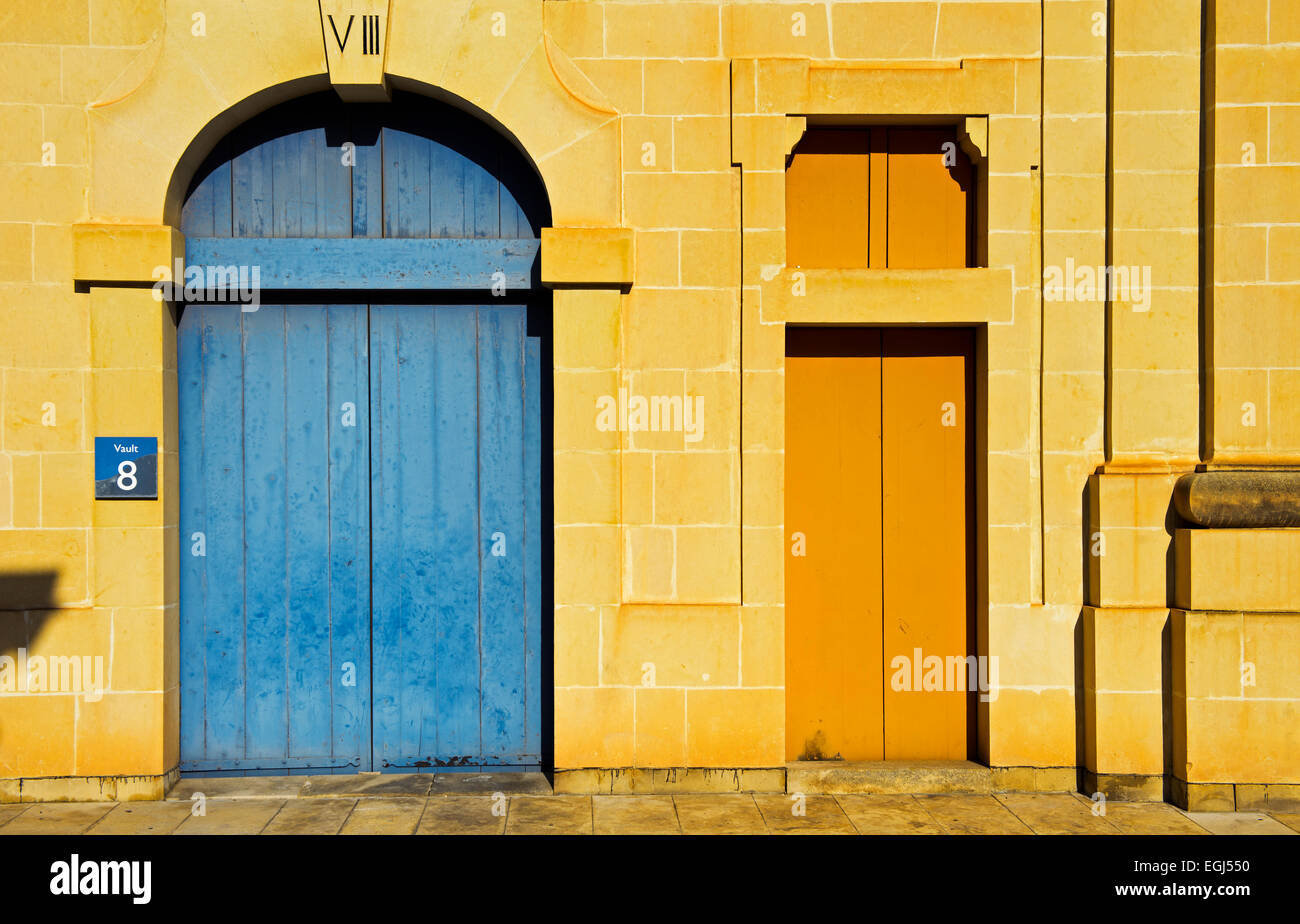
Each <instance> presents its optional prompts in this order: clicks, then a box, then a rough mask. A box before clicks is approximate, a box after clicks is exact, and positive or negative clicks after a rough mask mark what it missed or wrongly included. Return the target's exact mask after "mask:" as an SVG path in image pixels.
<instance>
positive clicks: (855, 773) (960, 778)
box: [785, 760, 993, 795]
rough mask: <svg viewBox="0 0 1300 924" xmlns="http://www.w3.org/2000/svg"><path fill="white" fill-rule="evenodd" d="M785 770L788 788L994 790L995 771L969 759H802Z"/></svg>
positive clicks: (828, 790)
mask: <svg viewBox="0 0 1300 924" xmlns="http://www.w3.org/2000/svg"><path fill="white" fill-rule="evenodd" d="M785 774H786V791H787V792H802V793H878V794H891V795H903V794H923V793H991V792H993V771H992V770H990V769H989V768H988V767H985V766H982V765H981V764H977V763H975V762H973V761H969V760H866V761H851V760H800V761H795V762H793V763H788V764H786V765H785Z"/></svg>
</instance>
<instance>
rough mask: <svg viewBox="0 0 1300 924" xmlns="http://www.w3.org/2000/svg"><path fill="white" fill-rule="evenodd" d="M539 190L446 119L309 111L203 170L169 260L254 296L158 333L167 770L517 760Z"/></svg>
mask: <svg viewBox="0 0 1300 924" xmlns="http://www.w3.org/2000/svg"><path fill="white" fill-rule="evenodd" d="M411 113H418V114H420V115H419V118H422V119H423V120H424V122H418V121H416V120H415V119H416V117H415V116H412V114H411ZM430 126H432V127H430ZM536 184H537V181H536V180H535V178H534V177H533V175H532V173H531V171H530V170H529V169H528V168H527V167H525V166H524V165H523V164H522V162H521V160H520V159H519V158H518V157H517V155H516V154H515V152H514V151H513V149H510V148H508V146H507V145H505V143H504V142H503V141H502V140H501V139H499V138H497V137H495V136H492V135H491V133H490V132H488V131H486V130H485V129H484V128H483V127H482V126H481V125H478V124H477V123H474V122H473V121H472V120H470V119H468V118H467V117H465V116H463V115H462V114H460V113H457V112H455V111H453V110H450V109H448V110H441V109H432V110H431V109H430V108H429V106H421V107H405V106H400V105H393V106H387V107H376V106H367V107H361V108H359V109H350V108H347V107H344V106H343V105H342V104H340V103H335V102H333V101H331V100H326V99H317V100H310V101H302V102H300V103H299V104H298V105H296V106H293V107H287V108H282V109H281V110H279V111H277V112H272V113H268V114H267V115H266V116H265V117H263V118H262V119H259V120H258V121H257V122H255V123H252V124H250V125H248V126H245V127H244V128H243V129H241V131H240V132H238V133H236V134H235V135H232V136H231V138H228V139H226V141H225V142H223V144H222V145H221V146H220V147H219V148H218V150H217V151H216V152H215V153H214V155H213V157H212V158H210V159H209V162H208V164H206V165H205V167H204V168H203V169H202V170H201V171H200V174H199V177H198V179H197V181H196V184H195V186H194V188H193V189H192V190H191V192H190V195H189V197H188V199H187V201H186V205H185V209H184V214H183V226H182V228H183V231H184V232H185V235H186V239H187V262H190V263H201V262H203V261H206V260H208V259H211V258H212V257H213V255H214V254H217V255H220V262H221V263H223V264H225V263H229V265H232V266H233V265H237V264H238V263H241V262H249V261H251V262H254V263H262V264H264V265H263V266H262V269H263V270H265V271H266V272H264V273H263V274H262V275H263V285H264V286H265V285H268V278H269V280H270V282H269V284H270V285H273V286H276V289H275V290H267V291H264V292H263V293H262V303H261V304H260V305H259V306H258V308H257V310H255V311H248V310H241V306H240V305H237V304H218V303H215V302H209V303H207V304H200V303H195V304H189V305H187V306H186V307H185V308H184V310H183V313H182V315H181V319H180V327H179V340H178V357H177V364H178V377H179V389H180V405H179V417H180V460H181V491H180V502H181V522H180V525H181V537H182V548H181V553H182V555H181V569H180V571H181V574H180V585H181V601H180V606H181V769H182V770H183V771H187V772H204V773H213V772H234V773H284V772H289V773H323V772H324V773H329V772H353V771H355V770H358V769H361V770H366V769H375V770H390V771H405V772H410V771H412V770H418V769H436V768H441V767H475V766H492V767H501V766H516V767H517V766H533V765H536V764H537V763H538V762H539V760H540V755H541V726H542V707H541V703H542V691H541V682H540V674H541V671H540V666H541V657H540V656H541V645H542V631H541V628H542V625H541V624H542V618H543V614H544V613H545V611H546V608H545V607H544V602H543V599H542V595H543V589H542V564H541V563H542V537H543V535H544V531H543V527H542V523H541V517H542V503H541V500H542V483H541V471H542V465H541V461H542V441H543V428H542V426H541V415H542V399H543V392H542V381H541V374H542V372H541V370H542V359H541V348H542V344H541V338H540V336H539V331H540V330H541V329H542V327H543V324H541V323H539V318H538V317H537V315H538V314H539V313H540V308H539V303H538V301H537V300H536V298H535V297H534V296H535V294H536V293H533V292H530V291H529V289H528V288H527V285H528V280H527V279H524V280H523V285H524V286H525V288H523V289H522V290H521V289H520V288H519V283H520V279H519V278H516V277H519V275H520V272H519V271H517V270H514V271H510V272H504V273H503V272H502V271H501V269H500V268H501V267H504V266H506V265H507V264H510V265H512V266H515V267H516V268H517V267H518V266H519V265H522V264H521V263H520V261H521V260H524V261H525V262H526V261H527V258H528V256H529V255H530V254H535V252H536V244H535V240H536V236H537V231H538V229H539V227H540V225H541V224H542V223H544V221H545V215H544V200H542V198H541V197H540V195H538V194H537V192H536ZM530 197H531V198H530ZM331 239H348V241H350V242H351V243H349V242H342V241H337V240H335V241H334V242H333V243H331ZM357 239H379V240H374V241H366V243H367V246H366V247H365V248H364V249H358V247H359V245H357V244H356V241H357ZM390 241H391V242H392V243H391V244H390V243H389V242H390ZM413 241H424V242H426V243H427V242H443V243H447V244H448V246H439V247H438V248H436V249H430V248H429V247H425V248H423V249H417V250H411V249H409V247H408V248H407V249H403V246H404V245H406V244H410V243H411V242H413ZM466 241H477V242H478V246H473V247H462V246H460V244H461V243H463V242H466ZM452 243H454V244H455V246H451V244H452ZM498 243H499V244H500V246H497V245H498ZM371 245H373V246H371ZM530 245H531V249H530ZM331 247H334V248H336V249H334V250H331V249H329V248H331ZM337 248H342V249H337ZM412 254H415V258H414V260H412ZM422 254H423V255H424V256H421V255H422ZM498 254H504V256H501V257H500V259H498V258H497V257H498ZM404 261H406V262H404ZM512 261H513V262H512ZM409 263H414V265H408V264H409ZM505 278H510V279H513V281H514V283H515V285H514V287H513V288H511V289H510V290H509V292H508V293H507V294H506V295H504V296H502V295H501V293H500V291H499V289H498V291H497V293H496V294H495V295H494V294H492V293H491V292H490V291H488V290H486V289H485V288H484V287H485V286H486V285H488V284H489V283H491V284H498V285H499V284H500V281H501V280H502V279H505ZM411 279H417V280H419V282H418V285H419V286H420V287H419V288H411V285H412V283H411V282H410V280H411ZM340 281H341V282H340ZM430 283H432V284H430ZM340 284H342V285H343V286H344V287H345V289H344V291H341V292H340V291H339V290H338V289H337V288H336V287H337V286H338V285H340ZM392 285H397V286H399V287H400V291H383V290H385V289H388V288H389V287H390V286H392ZM433 289H437V290H439V291H436V292H435V291H430V290H433ZM246 307H248V306H246Z"/></svg>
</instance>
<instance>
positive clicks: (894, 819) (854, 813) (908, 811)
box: [835, 794, 944, 834]
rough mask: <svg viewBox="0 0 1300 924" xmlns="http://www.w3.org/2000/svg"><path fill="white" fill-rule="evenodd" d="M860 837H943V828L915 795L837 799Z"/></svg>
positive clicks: (856, 796) (861, 796) (851, 796)
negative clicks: (918, 835)
mask: <svg viewBox="0 0 1300 924" xmlns="http://www.w3.org/2000/svg"><path fill="white" fill-rule="evenodd" d="M835 798H836V799H837V800H838V801H839V803H840V808H841V809H843V810H844V814H845V815H847V816H848V818H849V821H851V822H852V823H853V827H854V828H856V829H857V832H858V833H859V834H943V833H944V830H943V826H942V825H941V824H939V822H937V821H935V820H934V818H933V817H931V815H930V813H929V812H927V811H926V810H925V809H924V808H922V807H921V804H920V803H919V802H917V801H916V799H915V798H914V797H913V796H910V795H909V796H896V795H864V794H853V795H842V796H836V797H835Z"/></svg>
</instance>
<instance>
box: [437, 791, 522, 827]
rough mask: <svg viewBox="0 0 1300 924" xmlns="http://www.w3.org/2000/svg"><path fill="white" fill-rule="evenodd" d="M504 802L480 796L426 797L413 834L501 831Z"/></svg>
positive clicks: (508, 809) (505, 812)
mask: <svg viewBox="0 0 1300 924" xmlns="http://www.w3.org/2000/svg"><path fill="white" fill-rule="evenodd" d="M509 811H510V805H509V802H508V801H503V800H498V799H493V798H490V797H484V796H458V795H452V796H437V795H435V796H430V797H429V800H428V801H427V802H426V803H425V806H424V815H423V816H422V817H421V818H420V826H419V828H417V829H416V831H415V833H416V834H505V833H506V816H507V815H508V814H509Z"/></svg>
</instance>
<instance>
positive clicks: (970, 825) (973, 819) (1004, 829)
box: [914, 795, 1034, 834]
mask: <svg viewBox="0 0 1300 924" xmlns="http://www.w3.org/2000/svg"><path fill="white" fill-rule="evenodd" d="M914 798H915V799H916V801H917V803H918V804H920V806H921V807H922V808H923V809H925V810H926V811H927V812H928V813H929V814H930V817H931V818H933V819H934V820H935V821H937V822H939V824H940V825H941V826H942V827H943V830H944V831H945V832H946V833H948V834H1033V833H1034V832H1033V831H1032V830H1031V829H1030V828H1029V826H1028V825H1026V824H1025V823H1024V822H1023V821H1021V820H1020V819H1019V818H1017V817H1016V816H1015V815H1014V814H1013V813H1012V812H1011V810H1010V809H1008V808H1007V807H1006V806H1005V805H1003V804H1002V803H1001V802H999V801H998V800H997V799H995V798H993V797H992V796H964V795H923V796H916V797H914Z"/></svg>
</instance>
